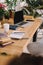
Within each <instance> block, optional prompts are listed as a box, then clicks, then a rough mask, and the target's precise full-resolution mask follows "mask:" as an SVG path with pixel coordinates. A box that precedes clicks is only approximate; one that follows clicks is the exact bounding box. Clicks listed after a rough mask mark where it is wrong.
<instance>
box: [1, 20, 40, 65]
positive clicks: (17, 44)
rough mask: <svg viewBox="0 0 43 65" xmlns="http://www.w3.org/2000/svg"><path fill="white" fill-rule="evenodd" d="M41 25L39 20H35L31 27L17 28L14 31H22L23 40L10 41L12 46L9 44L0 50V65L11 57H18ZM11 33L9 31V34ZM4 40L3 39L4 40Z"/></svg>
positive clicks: (3, 64) (4, 64)
mask: <svg viewBox="0 0 43 65" xmlns="http://www.w3.org/2000/svg"><path fill="white" fill-rule="evenodd" d="M40 25H41V20H40V19H35V21H34V22H33V24H32V25H31V26H26V27H24V28H22V27H18V28H17V30H16V31H23V32H25V35H24V38H23V39H20V40H17V39H16V40H15V39H13V40H12V39H11V40H10V41H13V42H14V43H13V44H10V45H8V46H5V47H3V48H0V60H1V61H0V65H6V63H7V62H8V61H9V60H10V59H11V58H13V57H16V56H19V55H20V54H21V53H22V52H23V49H24V48H25V47H26V46H27V44H29V43H30V41H31V39H32V37H33V35H34V33H35V32H36V30H37V29H38V28H39V26H40ZM11 32H12V31H9V34H10V33H11ZM4 40H5V39H4ZM3 52H4V53H7V55H5V56H4V55H1V53H3Z"/></svg>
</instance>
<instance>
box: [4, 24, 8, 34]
mask: <svg viewBox="0 0 43 65" xmlns="http://www.w3.org/2000/svg"><path fill="white" fill-rule="evenodd" d="M3 27H4V31H5V32H6V33H8V31H9V24H8V23H5V24H3Z"/></svg>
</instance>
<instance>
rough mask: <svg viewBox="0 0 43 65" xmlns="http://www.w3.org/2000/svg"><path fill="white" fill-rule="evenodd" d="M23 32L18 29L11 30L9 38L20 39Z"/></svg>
mask: <svg viewBox="0 0 43 65" xmlns="http://www.w3.org/2000/svg"><path fill="white" fill-rule="evenodd" d="M24 34H25V32H20V31H17V32H12V33H11V34H10V38H16V39H21V38H23V36H24Z"/></svg>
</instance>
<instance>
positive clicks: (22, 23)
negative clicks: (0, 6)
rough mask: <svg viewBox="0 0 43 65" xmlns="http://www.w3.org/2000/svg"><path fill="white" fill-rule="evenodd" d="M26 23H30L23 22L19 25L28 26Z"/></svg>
mask: <svg viewBox="0 0 43 65" xmlns="http://www.w3.org/2000/svg"><path fill="white" fill-rule="evenodd" d="M26 23H28V22H21V23H20V24H19V25H24V24H26Z"/></svg>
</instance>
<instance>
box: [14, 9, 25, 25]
mask: <svg viewBox="0 0 43 65" xmlns="http://www.w3.org/2000/svg"><path fill="white" fill-rule="evenodd" d="M23 20H24V17H23V10H21V11H17V12H15V14H14V24H17V23H20V22H22V21H23Z"/></svg>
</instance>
